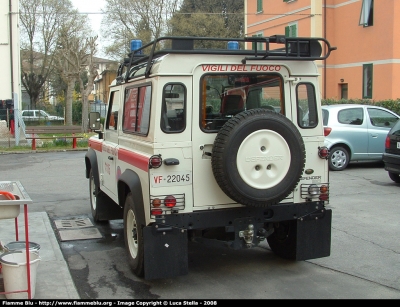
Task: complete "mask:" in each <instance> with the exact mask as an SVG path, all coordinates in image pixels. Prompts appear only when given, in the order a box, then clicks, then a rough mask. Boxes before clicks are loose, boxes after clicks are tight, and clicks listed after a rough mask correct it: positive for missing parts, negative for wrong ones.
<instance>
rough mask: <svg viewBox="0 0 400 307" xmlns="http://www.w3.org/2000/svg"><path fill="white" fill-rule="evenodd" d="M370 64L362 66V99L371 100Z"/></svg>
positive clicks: (371, 79)
mask: <svg viewBox="0 0 400 307" xmlns="http://www.w3.org/2000/svg"><path fill="white" fill-rule="evenodd" d="M372 81H373V78H372V64H364V65H363V93H362V97H363V98H372Z"/></svg>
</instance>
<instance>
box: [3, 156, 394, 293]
mask: <svg viewBox="0 0 400 307" xmlns="http://www.w3.org/2000/svg"><path fill="white" fill-rule="evenodd" d="M84 155H85V152H84V151H74V152H60V153H41V154H39V153H31V154H7V155H2V176H3V177H4V178H6V179H9V180H20V181H21V182H22V183H23V185H24V187H25V189H26V190H27V191H28V193H29V195H30V196H31V198H32V200H33V201H34V204H32V205H31V206H30V208H29V210H30V211H31V212H35V211H36V212H46V213H47V215H48V216H49V217H50V220H51V223H52V227H53V231H54V232H55V235H56V237H57V240H58V244H59V246H60V249H61V251H62V254H63V256H64V258H65V260H66V262H67V263H68V266H69V272H70V274H71V277H72V279H73V281H74V283H75V286H76V288H77V291H78V293H79V296H80V298H81V299H111V298H119V299H172V298H176V299H399V298H400V283H399V280H400V256H399V255H400V244H399V243H398V240H397V237H396V235H397V233H398V230H399V222H398V221H399V220H400V208H399V205H398V195H399V192H400V190H399V189H400V185H398V184H395V183H394V182H393V181H392V180H391V179H390V178H389V177H388V175H387V172H386V171H385V170H384V169H383V165H382V164H380V163H379V164H350V165H349V167H348V168H346V169H345V170H343V171H340V172H330V182H331V186H330V204H329V207H330V208H332V211H333V223H332V252H331V255H330V256H329V257H326V258H320V259H315V260H309V261H300V262H291V261H286V260H283V259H280V258H278V257H277V256H275V255H274V254H273V253H272V252H271V251H270V249H269V246H268V244H266V243H265V244H263V245H262V246H261V247H259V248H257V249H252V250H241V251H232V250H228V249H225V248H221V247H209V246H208V247H205V246H203V245H199V244H195V243H189V274H188V275H185V276H180V277H177V278H174V279H160V280H151V281H145V280H142V279H139V278H137V277H135V276H134V275H133V274H132V273H131V272H130V270H129V267H128V264H127V262H126V256H125V249H124V243H123V231H122V228H123V225H122V221H121V220H116V221H112V222H109V223H102V224H94V225H93V226H91V227H94V228H96V229H97V230H98V231H99V233H100V234H101V238H97V239H80V240H65V241H63V240H61V237H60V236H59V233H58V228H57V225H56V223H55V221H57V220H60V219H69V220H70V219H75V218H89V219H91V213H90V206H89V194H88V184H89V183H88V181H87V179H86V178H85V176H84ZM3 166H4V167H3ZM37 243H39V244H40V243H41V242H37ZM42 245H43V246H44V245H45V244H42ZM54 278H57V277H56V276H55V277H54ZM49 298H51V297H49Z"/></svg>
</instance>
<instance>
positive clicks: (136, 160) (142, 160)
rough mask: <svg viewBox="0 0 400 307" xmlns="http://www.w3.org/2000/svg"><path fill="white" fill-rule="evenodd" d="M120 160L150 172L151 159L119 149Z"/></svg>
mask: <svg viewBox="0 0 400 307" xmlns="http://www.w3.org/2000/svg"><path fill="white" fill-rule="evenodd" d="M118 160H120V161H124V162H126V163H129V164H131V165H133V166H135V167H137V168H140V169H141V170H143V171H145V172H148V171H149V158H148V157H146V156H142V155H139V154H137V153H134V152H132V151H129V150H126V149H122V148H120V149H118Z"/></svg>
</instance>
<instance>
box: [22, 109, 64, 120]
mask: <svg viewBox="0 0 400 307" xmlns="http://www.w3.org/2000/svg"><path fill="white" fill-rule="evenodd" d="M21 115H22V119H23V120H24V121H31V120H36V121H37V120H60V121H61V120H64V117H60V116H56V115H50V114H49V113H47V112H45V111H43V110H23V111H22V112H21Z"/></svg>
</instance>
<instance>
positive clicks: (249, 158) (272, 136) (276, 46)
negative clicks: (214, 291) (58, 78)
mask: <svg viewBox="0 0 400 307" xmlns="http://www.w3.org/2000/svg"><path fill="white" fill-rule="evenodd" d="M245 44H248V45H250V46H252V47H253V49H252V50H245V49H244V47H245ZM131 46H133V49H132V52H131V53H130V54H129V58H126V59H125V60H124V62H123V63H122V64H121V65H120V67H119V69H118V74H117V78H116V80H115V81H114V82H113V83H112V84H111V86H110V96H109V101H108V113H107V117H106V119H105V123H104V127H103V128H102V129H101V130H99V129H100V115H99V114H98V113H91V114H90V118H89V125H90V128H91V129H92V130H96V131H97V133H98V135H96V136H94V137H91V138H90V140H89V148H88V152H87V154H86V156H85V163H86V177H87V178H88V179H89V190H90V199H91V208H92V214H93V219H94V221H95V222H98V221H106V220H113V219H123V221H124V235H125V245H126V249H127V254H128V261H129V264H130V266H131V268H132V271H133V272H134V273H135V274H136V275H137V276H140V277H144V278H145V279H154V278H166V277H173V276H177V275H183V274H187V273H188V240H193V241H195V242H202V243H212V244H217V243H218V244H222V245H225V246H228V247H230V248H233V249H241V248H246V249H247V248H252V247H255V246H257V245H258V244H259V243H260V242H262V241H264V240H265V239H266V240H267V242H268V244H269V246H270V248H271V250H272V251H273V252H274V253H276V254H277V255H279V256H281V257H283V258H286V259H292V260H306V259H312V258H319V257H326V256H329V255H330V245H331V220H332V211H331V210H329V209H327V208H326V207H325V206H326V205H327V203H328V201H329V183H328V181H329V178H328V163H327V157H328V154H329V152H328V150H327V148H326V147H324V146H323V145H324V134H323V125H322V112H321V101H320V89H319V84H318V82H319V81H318V75H319V74H318V69H317V65H316V63H315V61H316V60H324V59H326V58H327V57H328V56H329V55H330V53H331V51H332V50H335V49H336V48H335V47H331V46H330V44H329V42H328V41H326V40H325V39H323V38H299V37H296V38H287V37H285V36H280V35H279V36H278V35H276V36H272V37H247V38H243V39H220V38H206V37H163V38H159V39H156V40H154V41H153V42H151V43H149V44H146V45H143V46H141V43H140V41H137V40H133V41H132V43H131ZM322 50H325V51H324V52H322Z"/></svg>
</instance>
